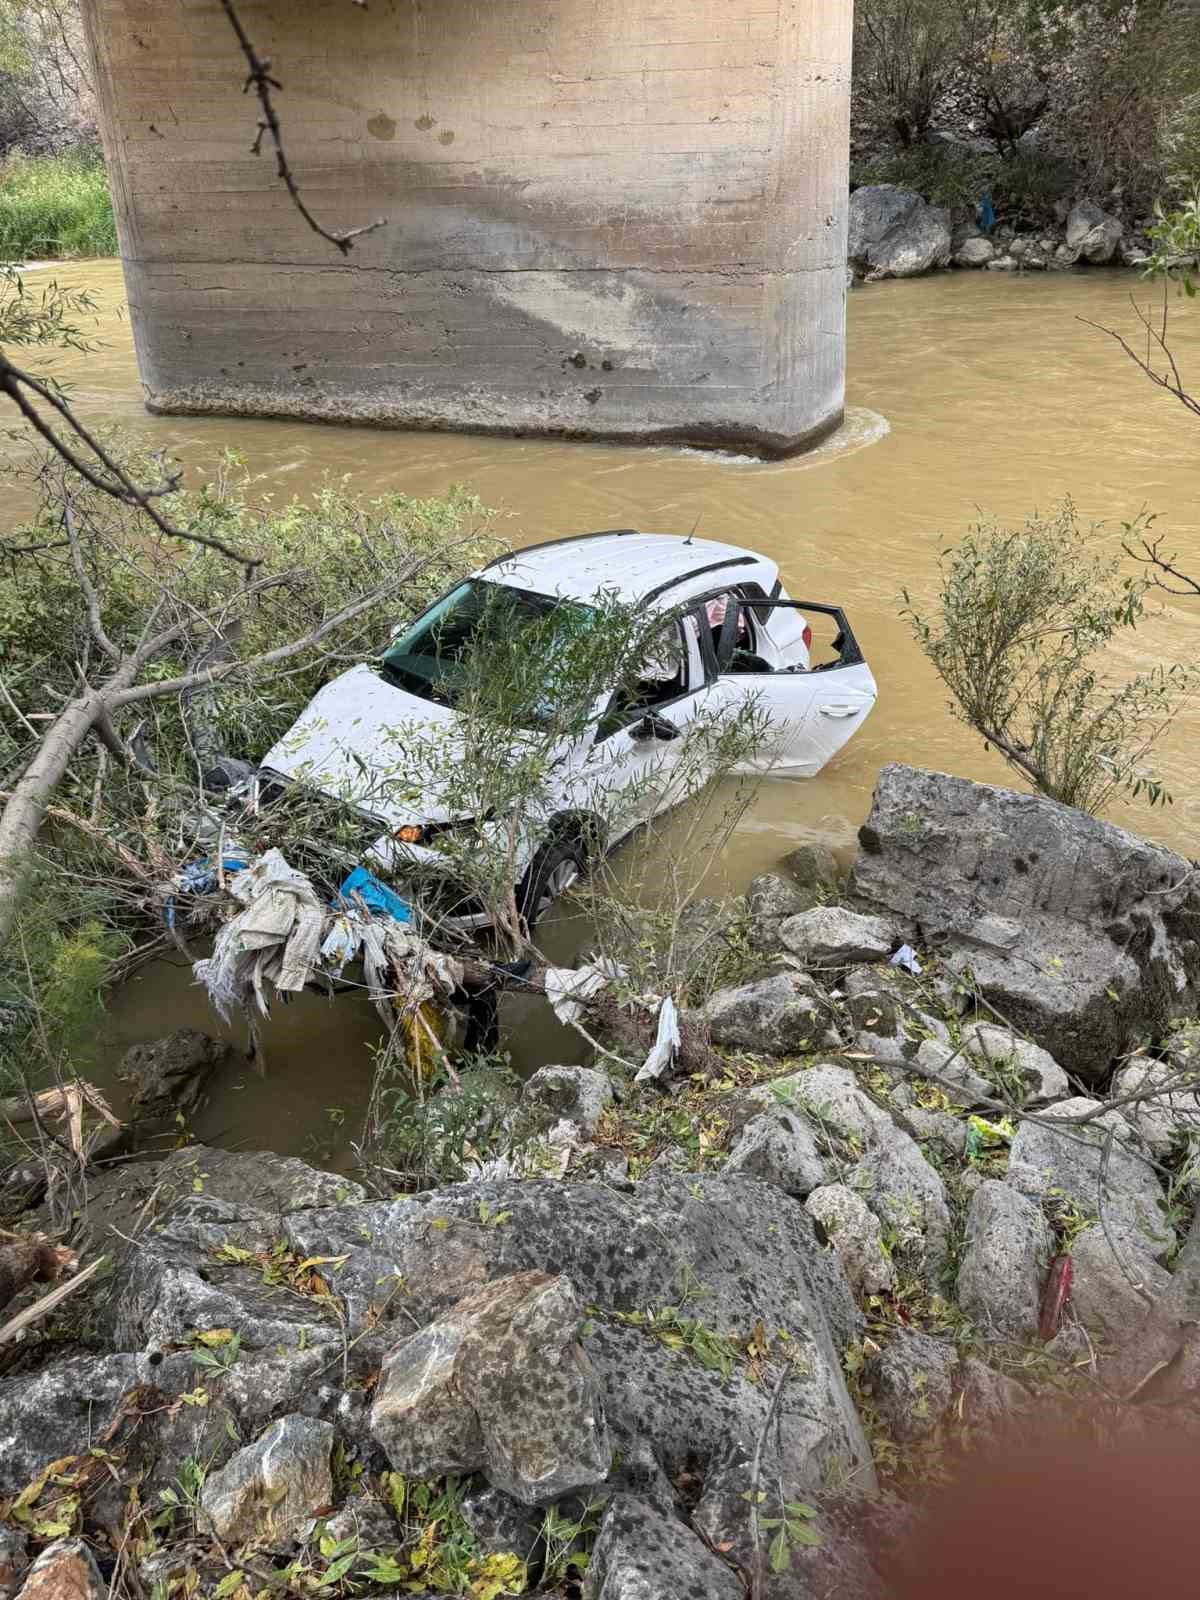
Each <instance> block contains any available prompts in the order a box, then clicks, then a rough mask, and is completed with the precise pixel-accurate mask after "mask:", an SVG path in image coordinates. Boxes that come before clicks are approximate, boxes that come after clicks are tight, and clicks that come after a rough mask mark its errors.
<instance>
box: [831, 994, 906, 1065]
mask: <svg viewBox="0 0 1200 1600" xmlns="http://www.w3.org/2000/svg"><path fill="white" fill-rule="evenodd" d="M845 1004H846V1011H847V1013H848V1015H849V1017H850V1021H851V1023H852V1025H853V1028H854V1048H855V1050H858V1051H861V1052H862V1053H863V1054H864V1055H868V1056H874V1057H875V1058H876V1059H877V1060H881V1061H891V1062H894V1063H895V1064H896V1065H897V1066H899V1065H900V1064H902V1063H903V1062H904V1061H906V1060H909V1059H910V1058H911V1057H913V1056H915V1055H916V1053H917V1045H916V1041H915V1040H914V1039H910V1038H909V1036H908V1034H907V1032H906V1031H905V1028H904V1022H905V1011H904V1008H903V1006H902V1005H901V1004H900V1002H899V1001H898V1000H897V999H896V998H895V996H894V995H892V994H890V993H888V992H887V991H886V990H882V989H866V990H863V989H857V990H856V992H855V993H854V994H848V995H847V997H846V1002H845Z"/></svg>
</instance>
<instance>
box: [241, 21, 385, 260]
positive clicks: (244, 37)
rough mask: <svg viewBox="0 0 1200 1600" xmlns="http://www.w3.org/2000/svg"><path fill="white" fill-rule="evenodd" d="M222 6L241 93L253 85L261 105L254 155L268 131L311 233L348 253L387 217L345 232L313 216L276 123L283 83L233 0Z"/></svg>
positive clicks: (278, 164)
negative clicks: (239, 66) (233, 38)
mask: <svg viewBox="0 0 1200 1600" xmlns="http://www.w3.org/2000/svg"><path fill="white" fill-rule="evenodd" d="M221 6H222V9H223V10H224V12H225V15H226V16H227V17H228V18H229V25H230V27H231V28H232V29H233V31H234V33H235V34H236V35H237V41H238V44H239V45H240V46H241V48H242V54H243V55H244V56H245V58H246V65H247V67H248V68H249V71H248V72H247V75H246V82H245V84H244V85H243V87H242V93H243V94H247V93H249V91H250V90H251V89H253V90H254V92H255V94H256V95H257V96H258V103H259V105H260V106H261V107H262V118H261V120H260V121H259V124H258V134H257V136H256V138H255V140H254V143H253V145H252V146H251V147H250V148H251V150H252V151H253V153H254V154H255V155H256V156H257V155H260V154H261V153H262V142H263V135H264V134H266V133H269V134H270V135H271V142H272V143H273V144H274V146H275V167H276V171H277V173H278V175H279V177H280V178H281V179H282V181H283V183H284V184H285V186H286V188H287V192H288V193H289V194H290V195H291V197H292V204H293V205H294V206H295V207H296V210H297V211H298V212H299V213H300V215H301V216H302V217H303V218H304V220H305V222H307V223H308V225H309V227H310V228H311V229H312V231H313V232H314V233H316V234H319V235H320V237H321V238H322V239H326V240H328V242H329V243H330V244H331V245H334V246H336V247H337V249H339V250H340V251H341V253H342V254H343V255H344V256H346V255H349V254H350V251H351V249H352V248H353V246H354V241H355V239H360V238H361V237H362V236H363V234H365V233H374V232H375V230H376V228H382V227H383V226H384V224H385V223H386V221H387V218H386V217H377V218H376V219H375V221H374V222H368V223H366V224H365V226H363V227H361V228H349V229H347V230H346V231H345V232H344V233H330V231H329V230H328V228H323V227H322V226H321V224H320V223H319V222H318V221H317V219H316V217H314V216H313V214H312V212H311V211H310V210H309V209H308V207H307V206H306V205H305V203H304V200H303V198H302V197H301V194H300V187H299V185H298V184H297V182H296V178H295V175H294V174H293V172H292V169H291V166H290V164H289V163H288V158H287V155H286V154H285V152H284V148H283V132H282V130H281V128H280V126H279V117H278V115H277V114H276V111H275V104H274V101H273V100H272V98H271V91H272V89H278V90H282V88H283V85H282V84H281V83H280V81H279V79H278V78H274V77H272V76H271V60H270V57H269V56H266V57H264V56H260V55H259V54H258V51H257V50H256V49H255V48H254V45H253V43H252V42H251V40H250V36H249V35H248V34H247V32H246V30H245V28H244V27H243V26H242V19H241V18H240V17H239V16H238V14H237V10H236V8H235V6H234V4H233V0H221Z"/></svg>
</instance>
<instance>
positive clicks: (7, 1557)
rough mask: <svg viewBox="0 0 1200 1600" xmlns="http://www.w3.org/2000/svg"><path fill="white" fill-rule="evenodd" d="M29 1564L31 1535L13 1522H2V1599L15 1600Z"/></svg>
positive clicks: (0, 1598) (0, 1537)
mask: <svg viewBox="0 0 1200 1600" xmlns="http://www.w3.org/2000/svg"><path fill="white" fill-rule="evenodd" d="M28 1565H29V1536H28V1534H27V1533H26V1532H25V1531H24V1529H22V1528H18V1527H17V1526H16V1524H15V1523H12V1522H0V1600H13V1595H15V1594H16V1592H17V1590H18V1589H19V1588H20V1587H21V1579H22V1578H23V1577H24V1576H25V1569H26V1568H27V1567H28Z"/></svg>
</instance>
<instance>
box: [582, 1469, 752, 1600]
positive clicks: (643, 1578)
mask: <svg viewBox="0 0 1200 1600" xmlns="http://www.w3.org/2000/svg"><path fill="white" fill-rule="evenodd" d="M583 1592H584V1596H585V1600H685V1597H686V1600H742V1596H743V1594H744V1590H743V1586H742V1584H741V1582H740V1581H739V1579H738V1578H737V1577H735V1575H734V1574H733V1572H732V1571H731V1570H730V1569H729V1568H728V1567H727V1566H726V1565H725V1563H724V1562H723V1561H721V1560H719V1559H718V1557H717V1556H715V1555H714V1554H713V1553H712V1551H711V1550H710V1549H709V1548H708V1546H707V1545H706V1544H704V1543H703V1542H702V1541H701V1540H700V1539H699V1538H697V1536H696V1535H695V1534H694V1533H692V1531H691V1530H690V1529H689V1528H686V1527H685V1526H684V1525H683V1523H682V1522H677V1521H676V1520H675V1519H674V1518H671V1517H664V1516H663V1515H662V1514H661V1513H660V1512H658V1511H656V1510H655V1509H654V1507H653V1506H651V1505H650V1504H649V1503H648V1502H647V1501H645V1500H640V1499H637V1498H635V1497H634V1496H633V1495H626V1494H621V1495H617V1496H615V1498H614V1499H613V1500H612V1502H611V1503H610V1505H609V1507H608V1510H607V1511H606V1512H605V1515H604V1521H603V1523H602V1524H601V1527H600V1535H599V1537H598V1538H597V1540H596V1545H595V1548H594V1549H593V1551H592V1559H591V1562H590V1564H589V1566H588V1571H587V1577H586V1579H585V1582H584V1591H583Z"/></svg>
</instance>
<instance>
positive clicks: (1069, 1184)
mask: <svg viewBox="0 0 1200 1600" xmlns="http://www.w3.org/2000/svg"><path fill="white" fill-rule="evenodd" d="M1099 1109H1100V1107H1099V1102H1097V1101H1095V1100H1085V1099H1075V1100H1063V1101H1061V1102H1060V1103H1059V1104H1058V1105H1056V1106H1055V1107H1054V1115H1055V1116H1056V1117H1062V1118H1065V1119H1066V1120H1067V1121H1068V1122H1071V1121H1075V1120H1077V1119H1078V1118H1080V1117H1082V1116H1085V1115H1087V1114H1089V1113H1092V1112H1096V1111H1098V1110H1099ZM1110 1134H1111V1135H1112V1138H1111V1140H1110V1138H1109V1135H1110ZM1106 1147H1107V1148H1108V1156H1107V1165H1106V1166H1105V1167H1104V1184H1103V1203H1104V1211H1105V1217H1106V1220H1107V1221H1108V1223H1109V1225H1110V1227H1111V1226H1119V1228H1120V1229H1121V1231H1122V1232H1123V1233H1127V1234H1129V1235H1131V1236H1132V1237H1133V1238H1135V1239H1137V1240H1138V1241H1139V1248H1140V1249H1141V1250H1142V1251H1144V1252H1146V1253H1148V1254H1149V1255H1151V1256H1154V1257H1160V1256H1162V1255H1164V1254H1165V1253H1166V1251H1168V1250H1169V1249H1170V1248H1171V1247H1172V1245H1173V1244H1174V1242H1175V1231H1174V1229H1173V1228H1172V1227H1171V1224H1170V1223H1169V1222H1168V1221H1167V1219H1166V1217H1165V1216H1164V1215H1163V1205H1164V1196H1163V1192H1162V1189H1161V1188H1160V1187H1159V1182H1158V1179H1157V1177H1156V1176H1155V1173H1154V1169H1153V1168H1152V1167H1151V1166H1150V1164H1149V1162H1148V1160H1147V1158H1146V1156H1145V1155H1144V1154H1143V1153H1142V1151H1141V1150H1140V1148H1139V1146H1138V1144H1137V1141H1136V1136H1135V1135H1134V1133H1133V1130H1132V1129H1131V1128H1130V1126H1129V1124H1128V1123H1127V1122H1126V1121H1125V1119H1124V1118H1123V1117H1122V1116H1121V1115H1120V1113H1119V1112H1117V1111H1107V1112H1104V1113H1103V1115H1101V1116H1098V1117H1094V1118H1093V1119H1092V1120H1091V1121H1089V1122H1086V1123H1081V1124H1080V1125H1079V1126H1078V1127H1075V1128H1071V1127H1067V1128H1065V1129H1063V1130H1062V1131H1061V1132H1060V1131H1059V1130H1058V1129H1057V1128H1055V1127H1052V1126H1050V1125H1048V1124H1044V1123H1036V1122H1022V1124H1021V1126H1020V1128H1019V1129H1018V1130H1017V1136H1016V1138H1015V1139H1014V1140H1013V1144H1012V1150H1011V1152H1010V1155H1009V1161H1008V1173H1007V1176H1006V1178H1005V1182H1006V1183H1009V1184H1011V1185H1012V1186H1013V1187H1014V1188H1016V1189H1019V1190H1020V1191H1021V1192H1022V1193H1023V1194H1027V1195H1029V1196H1031V1197H1033V1198H1035V1199H1043V1198H1046V1199H1048V1200H1050V1201H1051V1202H1052V1203H1053V1202H1054V1201H1056V1200H1058V1201H1060V1202H1061V1200H1062V1199H1065V1200H1066V1201H1067V1202H1068V1203H1069V1204H1070V1205H1072V1206H1074V1207H1075V1208H1076V1209H1077V1210H1078V1211H1080V1212H1082V1213H1083V1214H1084V1215H1085V1216H1091V1217H1097V1216H1099V1211H1100V1203H1101V1169H1102V1166H1103V1165H1104V1162H1105V1149H1106ZM1072 1253H1073V1254H1074V1252H1072Z"/></svg>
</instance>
